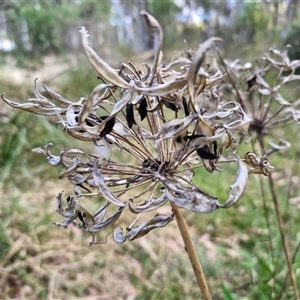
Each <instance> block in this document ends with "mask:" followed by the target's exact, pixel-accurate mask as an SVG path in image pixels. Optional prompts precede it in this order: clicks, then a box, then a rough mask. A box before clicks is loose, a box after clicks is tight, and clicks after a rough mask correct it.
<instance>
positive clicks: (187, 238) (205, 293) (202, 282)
mask: <svg viewBox="0 0 300 300" xmlns="http://www.w3.org/2000/svg"><path fill="white" fill-rule="evenodd" d="M171 206H172V208H173V210H174V212H175V218H176V222H177V225H178V228H179V231H180V233H181V237H182V239H183V242H184V245H185V249H186V252H187V253H188V256H189V259H190V262H191V265H192V267H193V270H194V274H195V277H196V281H197V283H198V286H199V288H200V291H201V294H202V297H203V299H204V300H211V299H212V297H211V294H210V291H209V288H208V285H207V282H206V279H205V276H204V273H203V270H202V267H201V264H200V260H199V257H198V255H197V252H196V249H195V247H194V244H193V241H192V239H191V235H190V232H189V228H188V226H187V224H186V221H185V218H184V216H183V213H182V211H181V209H180V208H179V207H178V206H177V205H175V204H174V203H172V202H171Z"/></svg>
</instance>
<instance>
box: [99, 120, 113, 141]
mask: <svg viewBox="0 0 300 300" xmlns="http://www.w3.org/2000/svg"><path fill="white" fill-rule="evenodd" d="M115 119H116V118H115V117H113V118H111V119H110V120H109V121H107V123H106V124H105V126H104V129H103V130H102V131H101V132H100V137H104V136H106V135H107V134H109V133H110V132H111V131H112V130H113V127H114V126H115Z"/></svg>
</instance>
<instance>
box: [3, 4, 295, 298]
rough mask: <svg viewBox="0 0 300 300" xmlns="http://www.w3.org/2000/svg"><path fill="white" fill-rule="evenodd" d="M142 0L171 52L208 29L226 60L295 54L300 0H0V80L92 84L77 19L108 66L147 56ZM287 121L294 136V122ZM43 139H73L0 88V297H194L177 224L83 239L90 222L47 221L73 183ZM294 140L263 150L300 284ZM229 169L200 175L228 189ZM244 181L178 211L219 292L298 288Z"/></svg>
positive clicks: (80, 87) (18, 89)
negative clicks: (46, 152) (127, 237)
mask: <svg viewBox="0 0 300 300" xmlns="http://www.w3.org/2000/svg"><path fill="white" fill-rule="evenodd" d="M142 9H145V10H147V11H148V12H150V13H151V14H153V15H154V16H155V17H156V18H157V19H158V21H159V22H160V24H161V25H162V28H163V30H164V50H165V56H166V57H167V58H166V59H165V61H166V62H168V57H172V55H173V52H174V51H182V50H183V49H185V48H189V47H191V48H197V46H198V45H199V43H201V42H202V41H204V40H206V39H207V38H209V37H211V36H219V37H221V38H223V40H224V43H223V45H222V49H221V51H222V55H223V57H226V58H229V59H231V60H235V59H242V60H252V61H253V60H255V59H256V58H257V57H260V56H261V55H262V54H263V53H264V52H265V51H267V50H268V49H269V48H270V47H273V48H279V49H282V48H283V47H284V46H285V45H286V44H291V46H292V47H291V49H290V51H289V53H290V57H291V58H292V59H300V47H299V46H300V34H299V33H300V22H299V20H300V18H299V11H300V3H299V1H296V0H286V1H266V0H262V1H260V2H257V1H246V0H245V1H242V0H241V1H231V0H227V1H226V0H224V1H214V0H211V1H202V0H174V1H160V0H152V1H147V0H132V1H125V0H111V1H93V2H87V1H80V0H68V1H67V0H53V1H21V0H20V1H7V0H0V92H1V93H3V92H5V93H6V96H7V98H9V99H12V100H16V101H17V102H23V101H25V97H26V96H30V95H32V85H33V80H34V79H35V78H36V77H39V80H40V82H38V84H41V82H42V81H45V82H47V84H48V85H50V86H51V89H54V90H56V91H57V92H59V93H60V94H62V95H63V96H64V97H66V98H68V99H70V100H72V99H78V98H79V97H81V96H85V95H88V94H89V93H90V92H91V91H92V89H93V88H94V86H95V85H96V84H98V83H99V81H98V79H97V77H96V73H95V72H94V71H93V70H92V68H91V66H90V65H89V64H88V62H87V60H86V59H85V57H84V56H83V53H82V52H83V51H82V48H81V42H80V35H79V33H78V27H79V26H85V27H86V28H87V29H88V31H89V34H90V35H91V37H92V43H93V47H94V48H95V50H96V51H97V52H99V53H101V56H102V57H103V58H104V59H106V60H107V61H108V62H110V64H112V65H113V66H114V67H118V66H119V64H120V63H121V62H126V61H128V60H132V61H135V62H136V61H138V62H143V61H148V60H150V59H151V57H152V40H151V37H150V35H149V33H148V31H147V28H146V26H145V24H144V20H143V19H142V18H141V17H140V14H139V12H140V10H142ZM289 134H290V137H292V138H294V139H295V137H297V134H298V130H297V129H295V128H291V129H289ZM48 142H54V147H53V152H54V153H55V154H57V153H59V151H60V150H61V149H62V148H64V147H70V146H71V145H72V146H74V141H72V140H71V139H69V138H68V137H66V135H65V134H64V133H63V132H61V130H60V129H58V128H56V124H55V120H52V119H51V118H49V119H46V118H42V117H38V116H32V115H30V114H27V113H24V112H19V111H15V110H12V109H11V108H9V107H7V106H5V105H4V103H3V102H2V104H1V106H0V192H1V195H2V196H0V203H1V210H0V218H1V220H2V222H1V223H0V258H1V264H0V299H90V300H92V299H141V300H144V299H199V296H198V295H199V294H198V288H197V285H196V283H195V281H194V278H193V274H192V272H191V270H190V267H189V263H188V261H187V258H186V254H185V251H184V248H183V246H182V242H181V240H180V238H179V236H178V233H177V228H176V225H175V224H171V225H170V226H168V228H166V229H163V230H159V232H158V233H156V234H155V235H154V234H153V235H149V237H148V236H147V237H146V238H145V239H141V240H138V241H137V242H133V243H130V244H129V243H127V244H124V245H122V246H120V245H114V244H113V242H112V241H108V242H107V244H105V245H95V246H93V247H91V248H89V247H88V242H87V239H89V237H88V236H87V235H82V234H81V233H79V232H78V231H76V230H73V229H69V230H68V231H64V230H61V229H59V228H57V227H55V226H51V225H52V224H51V221H53V220H56V219H57V216H56V215H55V214H54V211H55V206H56V203H55V197H56V195H57V194H58V192H60V191H61V190H62V189H66V190H68V187H67V186H66V185H65V184H66V182H60V181H58V180H57V177H58V172H59V170H57V169H56V168H52V167H51V166H49V165H48V164H46V162H45V160H44V158H43V157H40V156H39V155H38V156H37V155H36V154H34V153H32V152H31V149H32V148H34V147H39V146H43V145H45V144H46V143H48ZM297 146H298V145H297V144H295V145H294V146H293V147H292V148H291V150H290V151H289V152H288V155H287V156H279V157H277V158H276V159H275V160H274V161H272V164H274V165H275V166H276V171H275V172H276V173H275V177H276V178H277V183H278V187H279V189H278V192H280V193H281V194H280V199H281V205H282V207H281V209H282V211H283V212H284V213H283V218H284V222H285V225H286V227H288V228H289V231H288V239H289V241H290V243H291V248H292V254H293V266H294V269H295V270H298V273H297V272H296V273H297V275H298V278H297V280H298V286H300V279H299V270H300V256H299V251H298V250H299V243H298V241H299V239H300V236H299V233H298V231H299V230H298V228H297V226H296V225H297V221H296V220H297V219H298V220H299V217H300V215H299V205H300V204H299V203H300V200H299V194H298V189H297V187H298V186H299V182H300V174H299V170H298V169H297V168H295V167H294V165H295V164H294V163H295V162H297V159H298V158H299V152H298V149H297ZM202 173H203V174H202ZM234 174H235V170H233V172H232V174H231V175H228V174H227V173H224V174H222V173H221V175H220V174H219V173H218V174H217V175H215V174H213V175H212V177H208V176H207V174H206V173H205V172H202V171H199V174H197V176H198V180H199V182H201V184H202V185H203V184H204V185H205V186H207V187H208V192H211V193H213V194H218V195H224V194H226V193H227V190H226V187H227V186H228V182H227V180H228V176H231V178H230V180H231V182H232V180H233V179H234V176H235V175H234ZM211 181H213V185H212V184H211ZM224 182H226V184H225V187H224ZM247 191H248V192H247ZM247 191H246V195H245V196H244V198H243V200H242V201H243V204H240V205H239V206H238V207H234V208H232V209H231V210H227V211H226V212H216V213H214V214H211V215H204V216H200V215H196V214H186V215H187V220H188V222H189V225H190V226H191V230H192V233H193V236H194V239H195V243H196V245H197V250H198V252H199V255H200V256H201V257H202V261H203V262H204V269H205V273H206V275H207V277H208V281H209V285H210V286H211V289H212V293H213V295H214V299H226V300H232V299H245V300H247V299H248V300H250V299H266V300H269V299H293V293H292V292H291V289H290V288H289V285H288V284H287V282H288V279H287V275H286V274H287V273H286V265H285V262H284V258H283V256H282V249H281V245H280V235H279V233H278V228H277V224H276V221H275V218H272V216H274V212H272V204H271V202H270V203H269V204H267V206H266V207H265V208H264V210H263V209H262V204H261V202H260V200H259V199H260V192H259V181H258V179H254V180H252V182H251V183H250V184H249V187H248V188H247ZM266 197H269V194H268V193H267V192H266ZM253 199H255V200H253ZM291 199H292V200H291ZM290 203H294V206H293V207H297V209H293V207H291V206H290ZM266 212H267V213H268V214H269V216H268V218H269V220H268V222H269V224H266V220H265V215H266ZM267 227H268V229H267ZM270 232H271V235H272V245H273V248H272V249H271V250H270V249H269V244H268V242H267V240H268V235H270ZM102 238H103V240H104V239H105V236H103V237H102ZM270 251H272V252H273V255H272V257H273V258H274V257H275V261H274V259H273V258H271V256H270ZM170 252H172V253H173V255H169V253H170ZM283 283H284V284H283ZM280 297H281V298H280Z"/></svg>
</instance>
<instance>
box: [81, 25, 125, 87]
mask: <svg viewBox="0 0 300 300" xmlns="http://www.w3.org/2000/svg"><path fill="white" fill-rule="evenodd" d="M79 32H80V34H81V41H82V45H83V48H84V51H85V54H86V56H87V58H88V60H89V61H90V63H91V64H92V66H93V67H94V68H95V70H96V71H97V72H98V73H99V75H100V76H101V77H102V78H104V79H105V80H107V81H109V82H111V83H112V84H114V85H116V86H118V87H121V88H125V89H126V88H127V89H128V88H130V84H129V83H128V82H126V81H125V80H124V79H123V78H121V77H120V76H119V75H118V72H117V71H116V70H114V69H113V68H112V67H111V66H110V65H109V64H108V63H107V62H105V61H104V60H103V59H101V58H100V57H99V56H98V54H97V53H96V52H95V51H94V49H93V48H92V47H91V45H90V41H89V38H90V37H89V35H88V33H87V30H86V29H85V27H79Z"/></svg>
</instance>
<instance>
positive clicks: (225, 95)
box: [2, 11, 300, 243]
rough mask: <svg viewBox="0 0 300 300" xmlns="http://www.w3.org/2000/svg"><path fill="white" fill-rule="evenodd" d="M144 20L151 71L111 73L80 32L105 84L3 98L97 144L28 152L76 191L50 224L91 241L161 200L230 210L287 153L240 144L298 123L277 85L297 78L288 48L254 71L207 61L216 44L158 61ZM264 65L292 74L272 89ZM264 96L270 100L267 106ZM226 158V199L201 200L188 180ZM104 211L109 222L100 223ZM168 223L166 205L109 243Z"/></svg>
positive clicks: (151, 21)
mask: <svg viewBox="0 0 300 300" xmlns="http://www.w3.org/2000/svg"><path fill="white" fill-rule="evenodd" d="M141 14H142V16H143V17H144V18H145V21H146V23H147V25H148V27H149V30H150V32H151V34H152V36H153V39H154V59H153V64H152V66H149V65H148V64H145V66H146V68H145V69H143V70H140V69H139V68H137V67H136V66H135V64H134V63H133V62H129V63H128V64H126V63H123V64H122V65H121V66H120V68H119V69H114V68H113V67H111V66H110V65H109V64H108V63H106V62H105V61H104V60H103V59H102V58H101V57H100V56H99V55H98V54H97V53H96V52H95V51H94V49H93V48H92V46H91V42H90V37H89V35H88V32H87V30H86V29H85V28H84V27H81V28H80V29H79V32H80V34H81V39H82V45H83V48H84V51H85V53H86V56H87V58H88V60H89V62H90V63H91V65H92V66H93V67H94V68H95V70H96V71H97V73H98V75H99V78H101V79H102V80H103V82H105V83H101V84H99V85H98V86H96V87H95V88H94V90H93V91H92V92H91V94H90V96H89V97H87V98H80V99H79V101H77V102H73V101H70V100H67V99H66V98H64V97H63V96H61V95H59V94H58V93H56V92H54V91H52V90H51V89H50V88H49V87H48V86H47V85H45V84H43V87H44V89H45V91H46V93H47V94H48V95H49V98H48V97H45V96H43V95H42V94H41V93H40V92H39V90H38V88H37V80H35V81H34V95H35V98H29V99H28V100H29V102H28V103H23V104H19V103H16V102H14V101H10V100H8V99H6V98H5V97H4V96H3V95H2V99H3V100H4V101H5V102H6V103H7V104H9V105H11V106H13V107H15V108H19V109H23V110H25V111H29V112H32V113H35V114H41V115H45V116H56V117H57V119H58V123H59V124H60V125H61V126H62V128H63V130H64V131H65V132H66V133H68V134H69V135H70V136H71V137H73V138H75V139H78V140H80V141H82V143H84V142H90V143H93V144H94V148H95V151H94V153H93V154H90V153H88V152H87V151H86V150H84V147H82V148H78V147H71V148H66V149H63V150H62V151H61V152H60V153H59V154H58V155H54V154H52V153H51V152H50V146H51V144H48V145H46V146H45V147H44V148H35V149H34V150H33V151H35V152H37V153H39V154H42V155H45V156H46V158H47V160H48V162H49V163H50V164H51V165H54V166H60V167H61V168H62V169H63V172H62V173H61V174H60V178H67V179H68V181H69V182H70V183H71V184H72V185H73V186H74V194H73V195H71V196H69V197H67V199H66V203H67V204H66V207H65V208H63V202H64V200H63V199H62V192H61V193H59V195H58V196H57V212H58V213H59V214H60V215H62V216H64V218H65V219H64V221H63V222H55V224H56V225H59V226H63V227H68V226H69V225H71V224H73V225H74V226H75V227H77V228H79V229H81V230H84V231H87V232H90V233H91V234H92V235H93V240H92V242H94V237H95V234H96V232H99V231H102V230H104V229H106V228H108V227H110V226H113V225H114V224H115V223H116V222H117V221H118V219H119V218H120V216H121V215H122V213H123V212H124V211H126V210H129V211H130V212H132V213H133V214H137V215H139V214H142V213H148V212H152V211H154V210H157V209H159V207H161V206H162V205H164V204H165V203H167V202H168V201H171V202H172V203H173V204H175V205H177V206H179V207H181V208H183V209H186V210H190V211H193V212H198V213H210V212H213V211H215V210H216V209H222V208H229V207H231V206H233V205H234V204H236V203H237V201H238V200H239V199H240V198H241V197H242V194H243V192H244V191H245V188H246V184H247V180H248V174H249V172H250V173H252V174H263V175H266V176H267V175H268V174H269V172H270V171H271V170H272V169H273V167H272V166H271V165H270V164H269V162H268V160H267V156H268V155H270V154H271V153H273V152H275V151H280V150H281V149H282V148H283V147H285V146H288V144H287V143H285V144H284V143H277V144H276V143H273V145H272V144H270V145H271V149H269V151H268V152H266V153H263V154H262V156H259V155H257V154H255V153H253V152H250V151H249V152H247V153H246V154H244V155H238V151H237V150H238V149H237V148H238V146H239V141H241V140H242V139H249V138H251V135H252V134H253V133H255V134H256V135H265V134H267V133H269V132H270V130H271V129H272V126H274V124H276V122H277V123H278V124H280V122H286V120H287V116H290V115H293V117H294V119H296V120H299V119H300V118H298V115H297V114H299V113H298V110H297V106H296V105H294V104H293V103H291V102H289V101H287V100H286V99H284V98H283V96H282V95H281V94H280V92H279V91H280V88H281V87H282V86H283V85H284V84H286V83H288V82H289V81H291V80H295V79H297V80H298V78H295V76H297V75H294V72H295V69H296V68H297V67H298V66H299V65H300V64H299V63H297V62H295V61H292V62H291V61H289V60H288V56H287V53H286V51H283V52H278V51H275V50H271V52H272V55H275V56H276V59H274V58H271V56H265V57H264V58H263V60H264V62H266V65H264V66H261V67H259V68H258V69H256V68H255V67H254V66H253V65H252V64H245V65H242V64H241V63H240V62H238V61H235V62H229V61H227V60H223V59H222V58H221V56H219V58H220V59H219V61H218V60H216V59H215V60H213V62H212V63H210V64H207V53H208V52H209V51H215V53H216V51H217V50H216V48H215V47H216V45H217V43H219V42H221V39H219V38H216V37H213V38H210V39H208V40H207V41H205V42H204V43H202V44H201V45H200V46H199V48H198V49H197V50H195V51H188V55H186V54H184V55H183V56H182V57H178V58H176V59H174V60H172V61H171V62H170V63H169V64H165V63H163V62H162V49H163V47H162V40H163V31H162V29H161V27H160V25H159V23H158V22H157V20H156V19H155V18H154V17H153V16H151V15H150V14H148V13H147V12H145V11H143V12H141ZM217 54H218V52H217ZM271 67H273V68H275V69H277V70H279V72H281V75H282V74H283V72H288V71H289V72H290V73H289V75H288V76H289V77H286V76H283V77H280V81H279V83H277V85H275V86H274V85H273V86H271V85H270V84H269V83H267V81H266V80H265V79H264V74H265V73H266V72H268V70H269V69H271ZM266 97H267V99H269V100H267V102H264V101H266V99H265V98H266ZM262 99H264V100H262ZM273 102H275V103H276V104H277V105H278V108H277V109H275V111H274V110H272V109H271V103H273ZM266 103H267V105H266ZM268 105H269V106H268ZM293 105H294V106H293ZM293 107H294V108H293ZM284 145H285V146H284ZM241 157H243V158H241ZM232 161H233V162H236V164H237V176H236V179H235V181H234V182H233V183H232V185H231V186H229V187H228V190H229V194H228V198H227V200H226V199H225V200H224V199H222V200H219V199H218V198H217V197H215V196H212V195H209V194H207V193H206V192H205V187H199V186H197V185H196V184H195V182H194V181H193V177H194V174H195V172H194V171H195V169H197V168H201V167H204V168H205V169H206V170H207V171H208V172H214V171H221V168H220V167H219V166H220V165H221V164H222V165H224V164H225V163H227V162H232ZM202 188H203V189H202ZM98 196H101V197H102V199H103V205H102V206H101V207H100V208H99V209H97V210H96V212H95V213H94V214H93V213H91V212H88V210H86V209H85V208H84V207H86V204H84V205H83V204H81V202H85V199H87V198H89V197H98ZM80 200H82V201H80ZM112 207H116V208H115V209H112ZM111 210H112V211H113V212H112V213H111V212H110V211H111ZM107 213H111V215H110V216H109V217H107V218H105V216H106V214H107ZM173 218H174V212H173V211H172V210H171V208H170V214H169V215H164V214H156V215H154V216H153V217H152V218H150V220H149V221H148V222H146V223H143V224H140V225H136V226H135V225H134V224H135V222H136V221H137V219H136V220H135V221H134V223H133V224H132V225H130V226H128V227H127V228H126V230H125V231H124V230H123V229H122V228H119V227H117V228H116V229H115V231H114V234H113V237H114V240H115V241H116V242H118V243H122V242H125V241H126V240H134V239H136V238H140V237H142V236H144V235H145V234H147V233H148V232H150V231H151V230H153V229H155V228H159V227H164V226H166V225H167V224H168V223H169V222H171V221H172V220H173Z"/></svg>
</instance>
